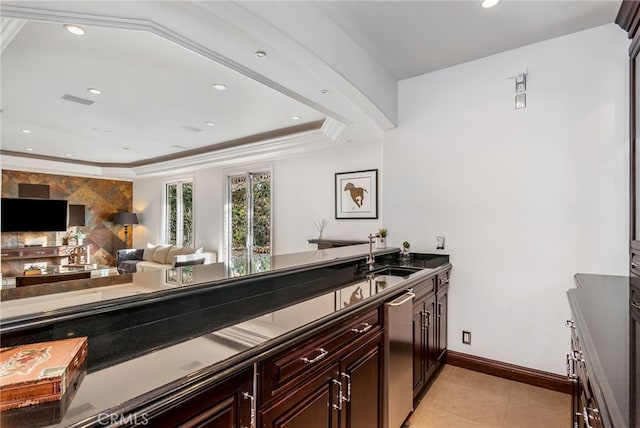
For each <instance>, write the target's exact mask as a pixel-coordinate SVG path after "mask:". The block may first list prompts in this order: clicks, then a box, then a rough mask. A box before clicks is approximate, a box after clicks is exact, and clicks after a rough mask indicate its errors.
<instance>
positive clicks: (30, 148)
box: [24, 147, 33, 152]
mask: <svg viewBox="0 0 640 428" xmlns="http://www.w3.org/2000/svg"><path fill="white" fill-rule="evenodd" d="M24 149H25V150H26V151H28V152H32V151H33V147H25V148H24Z"/></svg>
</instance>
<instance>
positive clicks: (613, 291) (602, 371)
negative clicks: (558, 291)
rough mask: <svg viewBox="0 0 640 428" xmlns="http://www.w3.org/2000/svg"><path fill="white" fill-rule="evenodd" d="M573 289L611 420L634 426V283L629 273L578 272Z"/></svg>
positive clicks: (581, 333) (574, 308)
mask: <svg viewBox="0 0 640 428" xmlns="http://www.w3.org/2000/svg"><path fill="white" fill-rule="evenodd" d="M575 280H576V283H577V285H578V288H576V289H571V290H569V291H568V292H567V295H568V299H569V305H570V307H571V313H572V316H573V321H574V323H575V327H576V333H577V335H578V340H579V341H580V344H581V346H582V351H583V355H584V359H585V364H586V366H587V372H588V374H589V379H590V380H591V382H592V388H593V390H594V391H593V392H594V395H595V397H596V400H597V401H598V406H599V410H600V413H601V415H602V419H603V421H604V423H605V424H606V425H605V426H608V427H615V428H624V427H629V426H630V424H629V414H630V407H629V403H630V401H629V388H630V382H634V379H632V378H631V370H630V362H629V345H630V343H629V342H630V340H631V339H630V335H629V319H630V318H629V286H630V278H629V277H626V276H611V275H593V274H582V273H580V274H576V275H575Z"/></svg>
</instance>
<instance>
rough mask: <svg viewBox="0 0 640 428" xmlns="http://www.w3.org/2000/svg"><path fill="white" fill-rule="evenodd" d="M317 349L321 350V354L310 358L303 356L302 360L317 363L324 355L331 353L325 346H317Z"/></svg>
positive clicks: (306, 362)
mask: <svg viewBox="0 0 640 428" xmlns="http://www.w3.org/2000/svg"><path fill="white" fill-rule="evenodd" d="M316 351H320V354H319V355H318V356H317V357H315V358H312V359H309V358H307V357H302V358H300V360H301V361H302V362H303V363H305V364H309V363H317V362H318V361H320V360H321V359H323V358H324V357H326V356H327V355H329V351H327V350H326V349H324V348H317V349H316Z"/></svg>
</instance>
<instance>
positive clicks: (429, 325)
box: [424, 294, 438, 380]
mask: <svg viewBox="0 0 640 428" xmlns="http://www.w3.org/2000/svg"><path fill="white" fill-rule="evenodd" d="M424 303H425V309H424V312H425V318H426V329H425V333H426V345H427V349H426V364H425V369H426V380H429V377H430V376H431V374H432V372H433V371H434V370H435V369H436V361H437V360H438V342H437V334H438V333H437V332H438V330H437V327H438V326H437V324H438V322H437V307H436V295H435V294H431V295H429V296H427V298H426V299H425V302H424Z"/></svg>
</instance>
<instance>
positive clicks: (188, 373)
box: [55, 263, 451, 427]
mask: <svg viewBox="0 0 640 428" xmlns="http://www.w3.org/2000/svg"><path fill="white" fill-rule="evenodd" d="M450 267H451V265H450V264H448V263H446V264H443V265H441V266H438V267H437V268H432V269H430V268H423V269H422V270H419V271H418V272H416V273H414V274H411V275H409V276H407V277H397V276H387V275H381V276H377V277H376V278H373V279H369V280H364V281H360V282H357V283H355V284H352V285H349V286H347V287H342V288H340V289H338V290H335V291H332V292H329V293H325V294H323V295H321V296H317V297H314V298H312V299H309V300H305V301H302V302H298V303H294V304H291V305H289V306H288V307H286V308H283V309H280V310H278V311H274V312H272V313H268V314H265V315H262V316H259V317H255V318H250V319H247V320H245V321H242V322H240V323H237V324H235V325H232V326H229V327H226V328H223V329H220V330H214V331H211V332H210V333H207V334H205V335H202V336H200V337H197V338H194V339H191V340H188V341H186V342H182V343H179V344H177V345H174V346H171V347H168V348H164V349H161V350H158V351H155V352H152V353H149V354H147V355H144V356H141V357H138V358H135V359H132V360H130V361H126V362H124V363H121V364H118V365H115V366H111V367H108V368H106V369H103V370H99V371H97V372H94V373H90V374H89V375H87V377H86V378H85V379H84V381H83V383H82V385H81V386H80V388H79V390H78V392H77V394H76V397H75V398H74V400H73V402H72V403H71V405H70V407H69V410H68V411H67V413H66V414H65V417H64V419H63V420H62V422H60V423H59V424H58V425H55V426H56V427H65V426H92V425H95V423H93V422H98V419H97V418H99V415H100V414H103V415H105V414H106V415H109V414H113V413H118V412H119V411H121V409H123V408H124V409H135V413H137V414H143V413H145V412H146V408H147V407H145V406H146V405H145V404H144V403H142V404H141V401H143V400H150V399H151V400H153V396H154V394H157V395H158V396H161V395H163V394H165V393H166V392H167V391H176V390H178V389H180V388H184V387H185V385H186V383H189V384H191V383H193V382H194V381H195V380H197V379H198V378H203V377H209V378H212V379H215V376H214V375H215V374H216V373H218V372H225V371H228V370H230V369H232V370H234V371H235V370H239V369H241V368H242V367H246V366H248V365H251V364H253V363H255V362H257V361H259V360H261V359H263V358H265V357H266V356H268V355H269V354H271V353H273V352H276V351H277V350H279V349H281V348H282V347H283V346H288V345H286V344H287V342H288V341H291V340H294V339H295V340H300V339H302V338H304V337H308V336H309V335H311V334H314V333H315V332H316V331H318V330H320V329H322V328H324V327H325V326H326V324H327V323H328V322H331V321H333V320H338V319H341V318H343V317H345V316H347V315H348V314H349V313H351V312H352V311H354V310H358V309H364V308H365V307H371V306H374V305H377V304H380V303H381V302H382V301H384V300H387V299H390V298H391V297H393V296H394V295H397V294H398V293H401V292H403V290H405V289H407V288H409V287H410V286H411V284H412V283H415V282H416V281H420V280H422V279H425V278H427V277H429V276H432V275H435V274H437V273H438V272H441V271H444V270H446V269H448V268H450ZM381 283H384V285H383V286H381ZM354 295H356V296H362V298H361V300H357V301H356V302H354V301H353V300H352V297H353V296H354ZM212 376H214V377H212ZM155 405H156V404H155V403H154V404H153V405H151V406H149V407H153V406H155ZM92 421H93V422H92ZM76 424H77V425H76Z"/></svg>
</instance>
